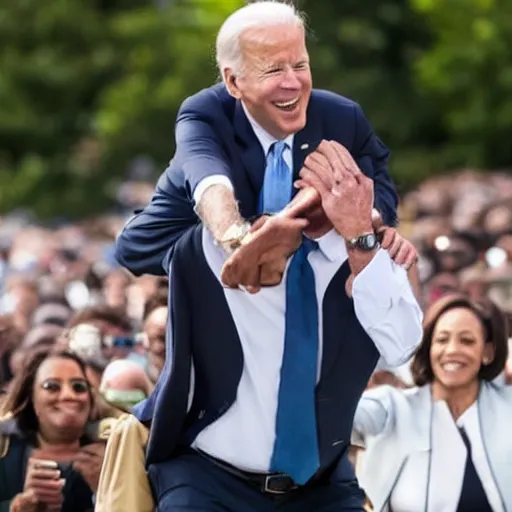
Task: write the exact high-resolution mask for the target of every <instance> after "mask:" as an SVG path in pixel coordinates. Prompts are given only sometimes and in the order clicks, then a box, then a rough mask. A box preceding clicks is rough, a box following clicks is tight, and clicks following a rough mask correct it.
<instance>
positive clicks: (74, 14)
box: [0, 0, 242, 217]
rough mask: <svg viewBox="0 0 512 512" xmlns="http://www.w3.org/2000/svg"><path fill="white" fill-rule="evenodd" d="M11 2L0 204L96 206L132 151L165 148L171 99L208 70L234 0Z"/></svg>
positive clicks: (1, 89)
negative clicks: (217, 38)
mask: <svg viewBox="0 0 512 512" xmlns="http://www.w3.org/2000/svg"><path fill="white" fill-rule="evenodd" d="M159 3H160V4H161V7H160V8H158V7H157V2H155V3H154V4H152V3H149V2H147V1H146V0H138V1H136V0H130V1H119V2H113V1H107V0H104V1H98V0H96V1H94V0H52V1H51V2H39V1H37V0H9V1H5V2H2V4H1V6H0V69H1V73H0V211H4V212H5V211H9V210H10V209H12V208H14V207H18V206H21V207H25V208H31V209H33V210H34V211H35V212H36V213H37V214H39V215H40V216H42V217H50V216H54V215H59V214H67V215H73V216H80V215H83V214H86V213H90V212H94V211H101V209H103V208H105V207H106V206H107V205H108V204H109V201H110V195H109V194H110V192H111V187H110V185H113V184H115V182H116V177H119V176H123V175H124V174H125V173H126V170H127V166H128V165H129V163H130V160H131V158H132V157H133V156H135V155H137V154H140V153H142V154H148V155H150V156H151V157H152V158H154V159H155V160H156V162H157V164H158V165H162V163H163V162H164V161H165V160H168V159H169V158H170V156H171V155H172V149H173V124H174V118H175V114H176V110H177V107H178V105H179V103H180V102H181V101H182V100H183V98H184V97H186V96H187V95H188V94H189V93H190V92H191V91H195V90H197V89H199V88H201V87H205V86H207V85H210V84H211V83H212V82H213V81H214V80H215V78H216V72H215V67H214V64H213V58H212V56H213V53H212V43H213V41H214V38H215V33H216V31H217V29H218V27H219V26H220V24H221V22H222V20H223V19H224V18H225V17H226V15H227V14H228V13H229V12H231V11H233V10H234V9H236V8H237V7H239V6H240V5H242V2H241V1H238V0H224V1H223V2H216V1H215V0H193V1H189V0H174V1H170V0H169V1H167V2H165V1H163V0H162V1H161V2H159Z"/></svg>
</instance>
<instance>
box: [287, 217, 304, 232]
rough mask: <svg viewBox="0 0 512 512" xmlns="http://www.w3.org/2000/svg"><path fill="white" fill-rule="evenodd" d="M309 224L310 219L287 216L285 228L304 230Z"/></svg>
mask: <svg viewBox="0 0 512 512" xmlns="http://www.w3.org/2000/svg"><path fill="white" fill-rule="evenodd" d="M308 226H309V221H308V219H302V218H300V217H298V218H287V219H286V225H285V226H284V228H285V229H287V230H289V231H304V229H306V228H307V227H308Z"/></svg>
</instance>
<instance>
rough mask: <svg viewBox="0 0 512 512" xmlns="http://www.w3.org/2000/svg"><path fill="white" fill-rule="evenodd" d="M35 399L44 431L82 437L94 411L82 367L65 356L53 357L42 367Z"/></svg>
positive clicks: (37, 380)
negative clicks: (74, 434)
mask: <svg viewBox="0 0 512 512" xmlns="http://www.w3.org/2000/svg"><path fill="white" fill-rule="evenodd" d="M32 400H33V403H34V410H35V412H36V415H37V417H38V420H39V427H40V430H41V432H42V433H43V434H44V433H46V434H49V435H50V436H51V437H56V436H57V435H59V433H65V434H66V437H69V435H70V434H71V433H76V437H77V438H79V437H80V436H81V435H82V433H83V429H84V427H85V424H86V423H87V420H88V418H89V416H90V413H91V397H90V394H89V387H88V383H87V380H86V378H85V375H84V374H83V373H82V370H81V369H80V366H78V364H77V363H76V362H75V361H73V360H71V359H66V358H63V357H49V358H47V359H45V360H44V361H43V363H42V364H41V366H40V367H39V369H38V371H37V374H36V378H35V381H34V391H33V396H32Z"/></svg>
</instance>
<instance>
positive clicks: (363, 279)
mask: <svg viewBox="0 0 512 512" xmlns="http://www.w3.org/2000/svg"><path fill="white" fill-rule="evenodd" d="M352 296H353V299H354V309H355V313H356V316H357V318H358V320H359V322H360V323H361V325H362V326H363V328H364V330H365V331H366V332H367V334H368V335H369V336H370V338H371V339H372V340H373V342H374V343H375V346H376V347H377V349H378V350H379V353H380V354H381V356H382V359H383V360H384V361H385V363H386V364H387V365H389V366H391V367H397V366H400V365H401V364H404V363H405V362H406V361H407V360H408V359H409V358H410V357H411V355H412V354H413V352H414V351H415V349H416V348H417V346H418V345H419V343H420V341H421V336H422V332H423V329H422V321H423V313H422V311H421V308H420V306H419V304H418V302H417V300H416V297H415V296H414V292H413V290H412V288H411V285H410V283H409V280H408V278H407V272H406V271H405V269H404V268H402V267H401V266H399V265H397V264H396V263H395V262H394V261H393V260H392V259H391V258H390V256H389V254H388V253H387V252H386V251H385V250H384V249H379V250H378V251H377V253H376V254H375V256H374V258H373V259H372V261H370V263H369V264H368V265H367V266H366V267H365V268H364V269H363V270H362V271H361V272H360V273H359V274H358V275H357V276H356V277H355V278H354V283H353V285H352Z"/></svg>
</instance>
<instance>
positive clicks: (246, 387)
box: [0, 2, 512, 512]
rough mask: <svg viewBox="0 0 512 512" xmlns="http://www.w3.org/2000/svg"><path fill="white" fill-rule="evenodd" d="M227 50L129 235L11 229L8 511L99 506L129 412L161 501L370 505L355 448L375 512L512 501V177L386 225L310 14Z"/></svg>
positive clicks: (6, 252) (368, 143) (283, 18)
mask: <svg viewBox="0 0 512 512" xmlns="http://www.w3.org/2000/svg"><path fill="white" fill-rule="evenodd" d="M254 16H256V17H258V16H259V18H257V20H256V22H255V21H254V19H255V18H254ZM276 28H277V29H278V30H276ZM269 40H270V41H271V42H269ZM242 43H243V44H242ZM244 44H245V46H244ZM234 48H235V49H236V48H238V52H239V54H237V53H236V51H235V50H234ZM262 56H264V57H265V58H264V59H263V60H262ZM243 59H245V64H244V66H243V69H242V68H240V69H239V65H240V62H241V61H242V60H243ZM217 60H218V64H219V70H220V71H221V72H222V74H223V84H218V85H216V86H213V87H211V88H209V89H206V90H204V91H202V92H200V93H199V94H197V95H195V96H194V97H192V98H189V100H187V101H186V102H185V103H184V106H183V107H182V111H181V114H180V115H179V116H178V122H177V128H176V132H177V140H178V146H179V147H178V150H177V156H176V157H175V159H173V160H172V161H171V164H170V167H169V168H168V169H167V171H166V172H165V173H164V174H163V175H162V177H161V178H160V181H159V182H158V184H157V187H156V192H155V194H153V195H152V196H151V197H149V196H146V195H145V192H146V191H148V190H151V189H152V186H151V184H147V183H129V184H127V185H126V187H125V191H126V190H129V191H131V194H129V195H130V196H131V197H132V198H136V201H135V202H136V203H137V204H131V207H133V208H136V207H142V211H140V212H139V213H138V214H137V215H135V216H134V217H133V218H131V220H130V221H129V222H128V223H127V222H126V221H127V220H128V218H130V215H131V212H129V213H128V214H127V215H118V214H115V215H109V216H102V217H99V218H97V219H94V220H88V221H84V222H75V223H65V222H60V223H59V224H54V225H44V224H40V223H38V222H35V221H34V219H31V218H30V216H29V215H27V214H26V213H24V212H14V213H12V214H11V215H6V216H5V217H4V218H2V219H0V220H1V222H0V391H1V394H0V512H38V511H40V510H44V511H64V512H68V511H69V512H71V511H76V512H87V511H92V510H93V509H94V508H95V506H96V505H97V504H98V501H101V499H103V497H104V496H102V492H103V491H102V484H103V486H105V485H107V486H108V484H109V482H106V480H108V479H109V478H110V475H107V476H106V473H105V472H106V471H110V470H111V468H110V466H109V469H105V468H106V467H107V466H108V465H107V464H104V461H106V460H107V459H108V457H109V456H110V459H113V458H115V457H114V456H113V453H114V452H115V450H116V449H117V450H118V451H117V454H115V453H114V455H116V456H117V457H118V459H119V460H120V453H119V450H121V451H122V444H121V445H119V446H117V447H113V446H112V444H113V443H110V444H109V445H107V442H108V440H109V439H110V440H112V439H113V437H114V434H113V432H115V433H116V435H121V436H122V432H121V431H122V428H121V427H120V425H121V424H122V423H121V422H120V421H118V420H119V418H126V417H127V416H126V415H129V416H128V417H130V418H136V419H137V422H138V423H137V424H138V426H139V427H140V429H141V432H142V433H143V434H142V437H141V439H142V438H143V439H144V441H142V440H141V439H139V441H140V442H139V444H137V443H135V445H132V447H134V454H137V455H136V457H137V465H136V464H135V462H134V467H133V468H132V470H133V474H137V475H138V474H140V473H139V472H140V471H142V473H143V476H142V477H141V478H142V480H141V481H144V482H146V480H148V479H149V481H150V482H151V492H150V491H149V481H148V482H146V485H145V487H144V489H143V491H144V492H146V494H147V495H149V503H150V504H151V503H153V500H154V502H155V503H154V505H157V504H158V510H162V511H164V512H165V511H173V512H175V511H177V510H185V509H191V508H194V509H195V510H208V511H210V510H220V509H222V510H227V509H229V510H233V511H235V512H239V511H240V510H242V509H244V512H245V508H244V507H245V506H249V504H251V507H252V508H251V510H254V511H260V510H265V511H266V510H281V511H284V512H286V511H293V512H299V511H309V510H311V509H312V508H311V507H313V506H314V507H316V508H315V510H322V511H323V510H325V511H327V510H329V511H331V510H360V509H361V505H362V502H363V493H362V491H361V490H360V488H359V486H358V485H356V484H357V483H356V481H355V480H354V468H353V467H352V465H351V464H350V463H349V460H350V461H351V462H352V463H353V466H354V467H355V470H356V473H357V476H358V477H359V483H360V485H361V486H362V488H363V489H364V491H365V492H366V495H367V503H366V507H367V508H368V509H369V510H376V511H379V512H384V511H385V512H390V511H394V512H412V511H416V510H428V511H429V512H431V511H435V512H439V511H446V512H451V511H452V510H457V511H458V512H470V511H474V510H478V511H479V512H488V511H489V512H490V511H498V512H506V511H507V510H511V509H512V494H511V489H512V488H511V487H510V485H508V482H509V481H510V478H511V477H512V474H511V473H510V469H509V460H510V457H512V453H511V450H510V447H509V446H508V445H507V444H506V443H504V442H503V440H504V439H506V438H507V433H506V431H505V429H506V428H507V426H508V424H509V423H510V419H511V405H512V392H511V391H512V387H510V386H509V384H511V383H512V364H511V363H510V360H509V355H508V354H509V350H508V348H509V344H510V342H511V340H510V339H509V338H508V336H509V332H510V324H511V323H512V322H511V318H512V177H510V175H509V174H507V173H504V172H503V173H477V172H469V171H464V172H459V173H456V174H450V175H446V176H443V177H440V178H434V179H431V180H427V181H425V182H424V183H423V184H422V185H421V186H419V187H418V188H417V189H416V190H414V191H412V192H409V193H407V194H404V195H403V197H402V201H401V205H400V209H399V211H398V217H399V219H400V223H399V232H400V233H401V235H402V236H400V235H397V234H396V232H395V230H394V229H393V228H389V227H388V228H384V231H381V227H379V226H380V225H381V224H382V222H383V223H384V224H386V225H389V224H393V222H394V220H395V216H396V211H395V210H396V208H395V206H396V193H395V190H394V186H393V184H392V182H391V179H390V176H389V174H388V170H387V163H386V162H387V156H388V153H387V149H386V148H385V146H384V145H383V144H382V143H381V142H380V141H379V140H378V138H377V137H376V135H375V134H374V133H373V131H372V129H371V126H370V125H369V123H368V121H367V120H366V118H365V116H364V114H363V112H362V110H361V108H360V107H359V106H358V105H356V104H355V103H353V102H351V101H350V100H347V99H346V98H342V97H340V96H337V95H334V94H327V93H325V91H316V90H314V89H312V80H311V73H310V69H309V61H308V55H307V50H306V47H305V27H304V21H303V19H302V18H301V17H300V15H299V14H298V13H297V12H296V11H295V10H294V8H293V7H292V6H290V5H288V4H280V3H278V2H260V3H259V5H257V4H252V6H248V7H246V8H243V9H240V10H239V11H237V12H236V13H235V14H234V15H233V17H230V18H228V20H227V21H226V22H225V24H224V25H223V28H222V29H221V30H220V32H219V36H218V40H217ZM262 61H265V62H266V63H267V64H268V62H271V61H272V62H274V64H273V66H271V68H270V69H269V70H264V69H263V67H264V66H263V67H262V64H261V62H262ZM237 66H238V67H237ZM247 73H249V74H247ZM251 73H252V75H251ZM261 84H264V85H261ZM265 84H266V85H265ZM292 95H293V98H292ZM268 98H277V99H275V100H273V101H271V102H269V101H267V99H268ZM221 104H222V108H221V107H219V105H221ZM222 109H224V110H226V111H231V110H236V109H238V110H236V112H235V114H234V117H233V119H234V121H233V123H234V125H232V124H230V123H231V120H229V121H228V120H227V119H226V116H225V115H224V113H223V110H222ZM333 112H334V113H337V112H338V113H340V115H341V117H342V119H343V121H344V122H343V126H341V127H340V123H339V116H337V115H334V114H333ZM205 113H207V114H208V115H207V116H206V118H205V119H206V121H205V120H204V119H203V120H202V121H201V116H205V115H206V114H205ZM315 116H319V117H322V118H323V120H324V121H325V122H323V123H315V122H314V120H315V119H316V117H315ZM350 116H354V119H355V120H356V121H355V122H345V121H346V120H348V119H349V118H350V119H352V117H350ZM208 123H211V124H212V126H213V127H215V128H217V129H212V126H209V124H208ZM237 123H238V124H237ZM235 125H236V126H235ZM331 125H332V126H331ZM219 127H220V128H221V129H218V128H219ZM233 127H235V130H233ZM251 127H252V128H251ZM308 130H309V132H308ZM235 132H236V137H235ZM306 132H308V133H309V136H310V138H308V139H306V138H304V140H302V141H301V140H299V139H300V137H301V136H302V137H305V136H306V135H305V134H306ZM299 134H301V135H299ZM295 135H296V136H297V139H298V140H295V141H294V142H293V148H294V150H293V154H291V153H292V144H291V139H290V137H293V136H295ZM235 139H236V140H235ZM316 139H318V140H322V142H320V143H319V145H318V147H316V146H315V147H316V149H315V148H310V144H309V142H308V140H311V141H312V140H316ZM331 139H335V140H331ZM338 139H339V140H338ZM286 141H288V142H286ZM347 141H352V144H353V147H350V148H349V149H347V148H346V147H345V145H347V144H349V142H347ZM356 142H358V143H357V144H356ZM359 143H360V144H359ZM237 144H238V145H237ZM344 144H345V145H344ZM220 146H222V147H224V148H228V149H229V151H227V150H226V151H227V154H225V153H224V152H223V151H219V147H220ZM242 147H249V148H252V149H251V151H245V150H242V152H241V153H240V148H242ZM262 149H263V150H264V151H262ZM244 151H245V152H244ZM305 151H308V153H307V154H306V153H304V152H305ZM205 155H206V156H205ZM226 159H227V160H226ZM294 166H295V168H296V169H295V173H294V168H293V167H294ZM247 171H248V175H250V177H249V179H245V178H244V179H241V178H242V176H246V174H247ZM233 176H234V177H235V178H236V179H234V178H233ZM297 179H299V181H298V182H295V185H296V186H297V187H298V188H300V191H299V192H298V193H297V195H296V196H295V197H294V196H293V193H292V189H293V183H294V180H297ZM249 182H250V183H249ZM256 185H257V186H256ZM259 189H261V191H262V193H261V195H260V197H259V198H256V194H255V193H254V191H255V190H259ZM189 191H191V193H189ZM190 196H193V197H190ZM278 212H279V215H273V214H274V213H278ZM198 218H199V220H201V222H202V224H201V223H198ZM249 218H253V219H257V220H254V223H253V224H252V226H251V224H250V223H248V222H247V221H246V219H249ZM123 226H124V228H123ZM203 226H205V229H203ZM256 226H257V227H256ZM382 232H383V233H384V237H383V239H382V240H381V244H382V249H380V248H379V246H378V235H379V233H382ZM119 233H120V234H119ZM386 237H388V238H386ZM386 240H388V241H387V242H386ZM410 242H412V244H414V247H416V249H417V252H418V255H419V258H418V259H417V267H416V266H415V261H416V258H414V259H411V260H410V261H409V257H411V258H412V256H415V251H414V247H413V245H411V243H410ZM241 255H242V256H241ZM123 267H126V268H128V269H130V270H131V271H132V272H133V273H130V272H128V270H126V268H123ZM416 270H417V277H418V278H419V281H420V285H421V286H420V289H418V288H417V287H416V286H415V284H414V283H413V280H414V279H415V278H414V277H413V276H414V275H415V274H414V273H415V272H416ZM167 273H168V274H169V275H168V276H166V274H167ZM285 274H286V279H285V277H284V276H285ZM315 278H316V279H317V281H316V282H315ZM170 284H171V286H169V285H170ZM260 287H265V288H266V289H265V290H264V291H263V292H260V294H258V293H256V292H257V291H258V290H259V288H260ZM169 288H170V291H171V293H169ZM170 311H172V315H173V316H172V318H173V322H171V323H169V322H168V319H169V312H170ZM319 311H321V316H320V315H319ZM422 311H423V313H424V322H423V329H422V325H421V319H422V316H423V315H422ZM319 325H321V326H322V328H321V329H318V326H319ZM255 326H257V329H255V328H254V327H255ZM340 333H343V335H341V334H340ZM347 333H348V334H347ZM420 338H421V341H420ZM170 347H172V353H171V352H170ZM416 347H417V348H416ZM413 351H414V353H413ZM319 354H320V356H319ZM411 354H412V357H411V358H410V359H409V360H406V359H407V358H408V357H409V356H410V355H411ZM379 357H380V360H379ZM312 361H314V363H315V364H311V362H312ZM401 363H404V364H402V366H400V367H399V368H395V366H398V365H399V364H401ZM375 364H377V367H376V368H377V369H376V371H375V372H373V374H372V369H373V368H374V367H375ZM365 389H366V390H365ZM155 390H156V391H157V392H156V391H155ZM363 390H365V391H364V393H363ZM361 393H363V394H362V399H361V400H360V397H361ZM146 399H147V400H146ZM187 399H188V402H187ZM354 411H355V416H354V421H353V423H352V414H353V413H354ZM131 412H133V413H134V414H133V415H130V413H131ZM241 426H243V428H242V427H241ZM317 427H318V428H317ZM148 428H150V429H151V430H150V435H149V437H148V430H147V429H148ZM120 429H121V430H120ZM144 429H146V430H144ZM350 434H352V435H351V437H352V439H351V440H350V441H349V440H348V438H349V437H350ZM248 439H250V441H251V444H250V445H249V444H248V442H247V441H248ZM146 445H147V446H146ZM107 446H110V452H109V448H108V447H107ZM120 447H121V448H120ZM349 453H350V455H351V456H352V457H351V459H349ZM121 455H122V454H121ZM144 459H145V462H146V465H147V466H148V467H147V468H145V467H144ZM110 462H112V460H110ZM114 463H115V461H114ZM129 465H130V462H129V463H128V464H127V465H126V466H125V467H124V471H128V470H129V469H128V466H129ZM146 469H147V475H148V479H146V472H145V471H146ZM126 481H128V480H125V484H126ZM139 483H140V482H139ZM219 503H221V504H222V507H221V508H219V506H218V505H219ZM475 507H476V508H475ZM150 509H151V506H150V507H149V509H148V510H150ZM107 510H108V511H109V512H112V511H113V508H112V507H111V508H108V507H107ZM123 510H124V509H123ZM247 510H248V509H247ZM100 512H102V510H100ZM138 512H146V509H144V510H138Z"/></svg>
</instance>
